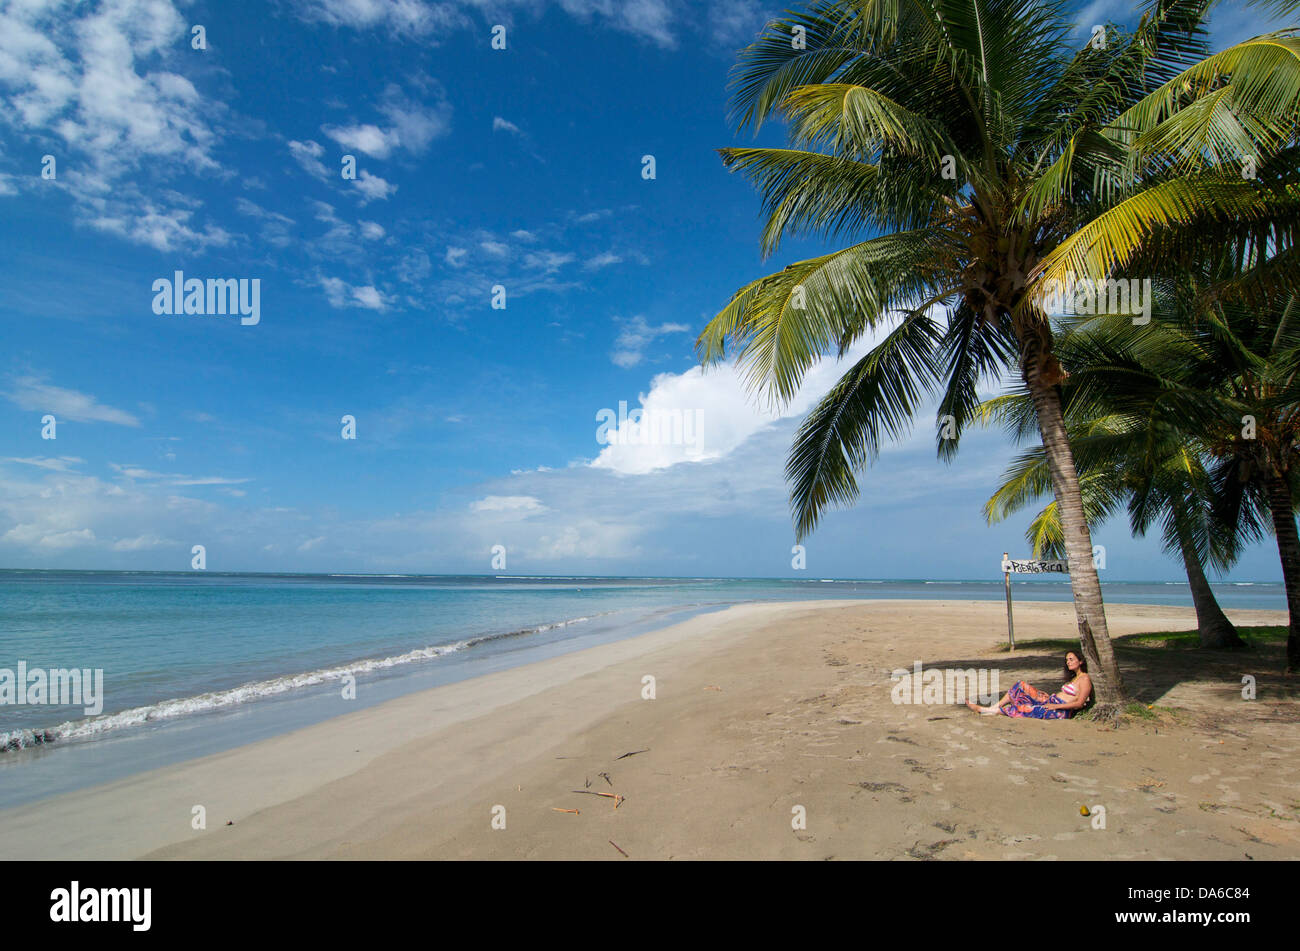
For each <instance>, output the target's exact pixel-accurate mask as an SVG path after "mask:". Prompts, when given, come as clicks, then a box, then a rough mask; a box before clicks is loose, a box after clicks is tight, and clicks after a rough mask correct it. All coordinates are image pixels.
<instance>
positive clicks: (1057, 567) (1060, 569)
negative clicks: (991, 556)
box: [1002, 558, 1070, 575]
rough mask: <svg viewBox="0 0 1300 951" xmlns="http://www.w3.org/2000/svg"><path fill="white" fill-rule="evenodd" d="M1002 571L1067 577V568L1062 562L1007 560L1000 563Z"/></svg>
mask: <svg viewBox="0 0 1300 951" xmlns="http://www.w3.org/2000/svg"><path fill="white" fill-rule="evenodd" d="M1002 570H1003V571H1010V572H1012V573H1013V574H1018V575H1042V574H1048V573H1049V572H1056V573H1057V574H1062V575H1068V574H1069V573H1070V569H1069V566H1068V565H1067V564H1066V563H1065V562H1063V561H1028V560H1026V561H1017V560H1015V559H1012V558H1007V559H1005V560H1004V561H1003V562H1002Z"/></svg>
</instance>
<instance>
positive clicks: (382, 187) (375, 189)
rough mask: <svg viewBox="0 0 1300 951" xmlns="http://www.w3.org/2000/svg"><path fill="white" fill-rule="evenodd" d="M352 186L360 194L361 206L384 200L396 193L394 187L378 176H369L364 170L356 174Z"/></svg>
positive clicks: (395, 187)
mask: <svg viewBox="0 0 1300 951" xmlns="http://www.w3.org/2000/svg"><path fill="white" fill-rule="evenodd" d="M352 184H353V185H355V186H356V187H357V191H359V192H361V195H362V199H361V203H362V204H365V203H366V202H368V201H373V200H375V199H381V200H386V199H387V198H388V196H389V195H391V194H393V192H395V191H397V186H396V185H390V184H389V183H388V182H387V181H385V180H384V179H382V178H380V177H379V176H378V175H371V174H370V173H369V172H367V171H366V170H365V169H362V170H361V171H360V172H358V173H357V177H356V178H355V179H353V180H352Z"/></svg>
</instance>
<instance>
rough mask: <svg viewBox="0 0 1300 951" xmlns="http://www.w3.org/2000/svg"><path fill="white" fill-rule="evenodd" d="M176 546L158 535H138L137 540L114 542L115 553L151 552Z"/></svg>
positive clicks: (121, 539)
mask: <svg viewBox="0 0 1300 951" xmlns="http://www.w3.org/2000/svg"><path fill="white" fill-rule="evenodd" d="M175 544H176V542H174V541H171V540H170V539H166V538H159V537H158V536H157V535H137V536H136V537H135V538H119V539H118V540H117V541H115V542H113V551H149V550H151V549H154V548H166V547H167V546H169V545H175Z"/></svg>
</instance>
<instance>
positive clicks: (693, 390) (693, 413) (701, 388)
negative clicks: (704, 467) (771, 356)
mask: <svg viewBox="0 0 1300 951" xmlns="http://www.w3.org/2000/svg"><path fill="white" fill-rule="evenodd" d="M870 346H871V343H870V342H869V341H868V342H863V343H861V344H859V345H858V346H856V347H854V348H853V349H852V350H851V351H850V352H849V353H848V354H846V355H845V358H844V360H843V361H837V360H835V359H833V358H823V359H822V360H820V361H818V362H817V363H816V364H814V365H813V366H812V367H811V368H810V369H809V371H808V373H807V374H806V375H805V376H804V380H803V383H802V385H801V386H800V388H799V391H798V393H796V394H795V397H794V399H792V400H791V401H790V402H789V403H788V404H786V405H784V406H781V407H778V408H773V409H765V408H762V407H760V406H759V405H758V404H757V403H756V402H755V400H754V398H753V397H752V396H751V395H750V393H749V391H748V390H747V389H746V387H745V382H744V379H743V376H742V371H741V370H739V369H738V368H737V367H736V366H735V365H734V364H723V365H720V366H716V367H709V368H707V369H706V368H704V367H698V366H697V367H692V368H691V369H689V370H687V371H686V372H685V373H660V374H658V375H657V376H655V377H654V378H653V379H652V380H651V381H650V392H649V393H646V394H643V395H642V396H641V397H640V400H639V403H640V405H639V406H632V407H630V408H627V409H626V411H620V410H621V409H622V408H615V407H607V408H606V414H607V415H606V416H605V417H604V418H605V421H606V422H607V423H608V422H612V425H608V426H607V429H606V431H605V432H604V433H603V434H602V441H603V442H604V444H605V446H604V448H603V449H602V450H601V451H600V454H599V455H598V456H597V457H596V458H595V459H594V460H593V461H592V462H591V465H592V466H593V467H595V468H598V469H611V470H613V471H615V472H618V473H623V474H640V473H647V472H654V471H655V470H657V469H664V468H668V467H670V466H675V465H677V464H679V463H684V462H705V461H710V460H717V459H722V458H724V457H726V456H729V455H730V454H731V453H733V452H734V451H735V450H736V449H738V448H739V447H740V446H741V445H742V444H744V443H745V442H746V440H748V439H749V438H750V437H752V436H754V435H755V434H756V433H759V432H761V431H763V430H765V429H768V428H769V427H771V426H772V425H773V424H774V423H776V422H779V421H780V420H783V419H789V418H791V417H799V416H802V415H803V414H804V413H806V412H807V411H808V410H809V409H810V408H811V407H812V405H813V403H814V402H815V401H816V400H818V399H820V398H821V396H822V395H823V394H825V393H826V392H827V390H829V389H830V388H831V386H832V385H833V384H834V382H835V380H837V379H838V378H839V377H840V376H841V375H843V373H844V371H845V370H847V369H848V368H849V367H850V366H852V364H853V363H854V362H856V361H857V360H859V359H861V357H862V356H863V355H865V354H866V352H867V351H868V350H869V349H870ZM638 413H639V414H640V419H639V420H638V419H637V416H636V414H638ZM610 414H612V420H611V415H610Z"/></svg>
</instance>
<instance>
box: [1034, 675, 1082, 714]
mask: <svg viewBox="0 0 1300 951" xmlns="http://www.w3.org/2000/svg"><path fill="white" fill-rule="evenodd" d="M1091 694H1092V678H1091V677H1089V676H1088V675H1087V674H1080V675H1079V692H1078V695H1077V696H1076V697H1075V698H1074V699H1073V700H1071V701H1070V702H1069V703H1048V704H1044V706H1046V707H1047V709H1049V710H1082V709H1083V706H1084V704H1086V703H1087V702H1088V697H1089V696H1090V695H1091Z"/></svg>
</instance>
